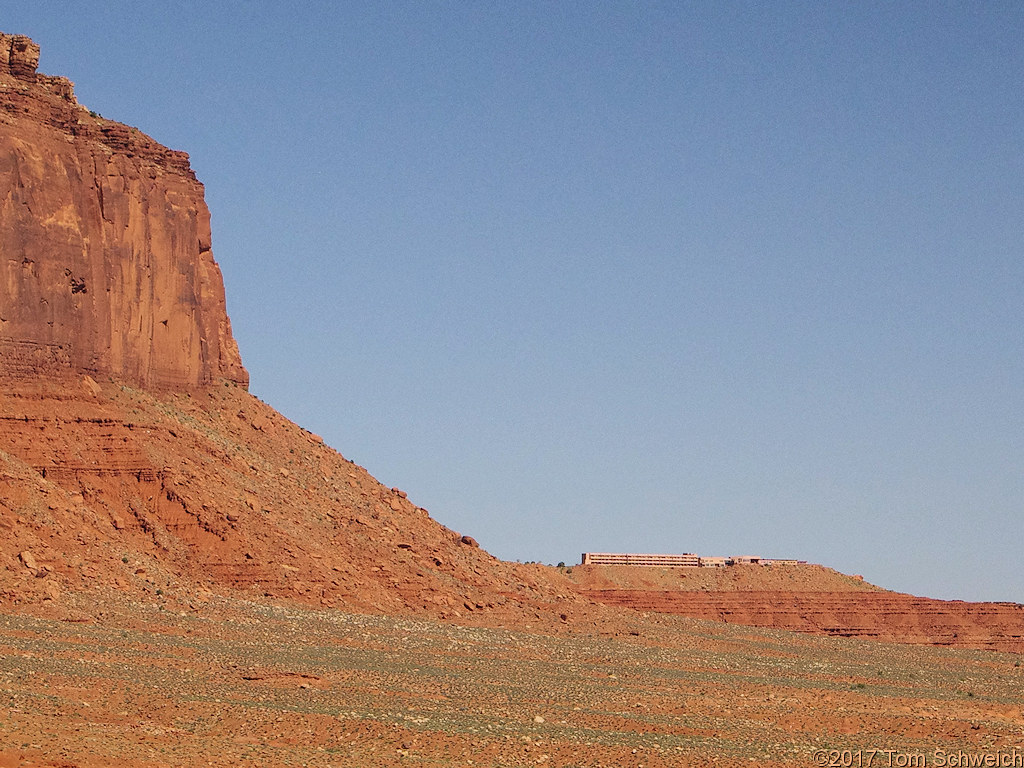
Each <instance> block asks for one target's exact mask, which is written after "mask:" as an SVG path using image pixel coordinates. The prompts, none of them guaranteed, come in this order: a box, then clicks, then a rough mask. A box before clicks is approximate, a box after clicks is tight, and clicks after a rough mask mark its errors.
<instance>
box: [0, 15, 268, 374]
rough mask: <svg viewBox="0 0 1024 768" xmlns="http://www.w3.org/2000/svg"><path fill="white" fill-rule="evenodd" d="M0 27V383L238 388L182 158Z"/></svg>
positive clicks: (200, 205)
mask: <svg viewBox="0 0 1024 768" xmlns="http://www.w3.org/2000/svg"><path fill="white" fill-rule="evenodd" d="M38 62H39V46H38V45H36V44H35V43H34V42H32V40H30V39H29V38H27V37H25V36H22V35H7V34H3V33H0V252H2V253H3V256H4V258H3V259H2V260H0V286H2V290H0V378H7V379H10V378H15V379H25V378H35V377H39V376H44V377H46V378H48V379H53V378H55V377H60V376H62V375H67V374H89V375H92V376H97V375H100V376H107V377H112V378H114V379H117V380H119V381H122V382H125V383H129V384H134V385H137V386H140V387H143V388H152V389H167V388H171V389H191V388H196V387H201V386H205V385H209V384H212V383H214V382H216V381H218V380H224V379H226V380H229V381H232V382H235V383H237V384H239V385H242V386H247V385H248V381H249V376H248V373H247V372H246V370H245V368H244V367H243V366H242V361H241V357H240V355H239V352H238V347H237V345H236V343H235V340H234V337H233V335H232V333H231V324H230V321H229V320H228V316H227V310H226V306H225V300H224V285H223V280H222V277H221V273H220V269H219V267H218V266H217V264H216V262H215V261H214V259H213V253H212V251H211V236H210V212H209V210H208V209H207V207H206V202H205V200H204V195H203V186H202V184H200V183H199V181H197V180H196V178H195V175H194V174H193V172H192V169H191V167H190V165H189V161H188V155H187V154H185V153H184V152H175V151H172V150H169V149H167V148H166V147H163V146H161V145H160V144H158V143H157V142H155V141H153V140H152V139H151V138H149V137H148V136H146V135H145V134H143V133H142V132H140V131H138V130H136V129H134V128H129V127H128V126H125V125H121V124H119V123H115V122H112V121H108V120H104V119H102V118H100V117H99V116H97V115H96V114H95V113H91V112H90V111H89V110H87V109H86V108H85V107H82V106H80V105H79V104H78V102H77V101H76V100H75V95H74V87H73V84H72V83H71V81H70V80H68V79H66V78H63V77H49V76H47V75H41V74H39V73H37V72H36V67H37V65H38Z"/></svg>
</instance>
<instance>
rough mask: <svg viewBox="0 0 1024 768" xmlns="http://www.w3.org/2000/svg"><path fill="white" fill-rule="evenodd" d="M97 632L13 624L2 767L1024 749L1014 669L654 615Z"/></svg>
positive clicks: (605, 762)
mask: <svg viewBox="0 0 1024 768" xmlns="http://www.w3.org/2000/svg"><path fill="white" fill-rule="evenodd" d="M76 610H77V611H78V615H79V616H80V617H86V620H83V621H61V620H59V619H54V618H39V617H33V616H27V615H11V614H7V615H3V616H0V702H2V706H3V711H4V713H5V714H4V716H3V717H2V718H0V766H14V765H26V766H27V765H37V766H65V767H68V768H69V767H70V766H79V767H81V768H86V767H87V766H88V767H92V766H119V765H131V766H192V765H213V766H236V765H254V766H257V765H258V766H300V765H301V766H352V767H353V768H355V767H356V766H358V767H359V768H365V767H366V766H391V765H396V766H397V765H420V766H453V765H476V766H495V767H497V766H508V767H511V766H526V765H546V766H564V767H566V768H568V767H570V766H616V768H619V767H621V766H636V767H639V766H647V768H668V767H669V766H680V765H750V764H751V763H756V764H759V765H761V764H763V765H793V766H798V765H799V766H807V765H812V764H815V759H816V758H815V751H816V750H820V749H825V750H830V749H831V750H843V749H849V750H872V749H874V750H894V752H893V753H891V754H893V755H895V754H899V755H903V754H907V755H909V754H925V755H926V756H927V758H928V763H927V764H928V765H935V764H936V762H935V759H936V758H935V755H936V750H943V751H945V752H954V753H955V752H958V751H960V750H963V751H964V752H965V753H971V754H995V753H996V752H997V751H999V750H1003V751H1004V752H1006V751H1008V750H1012V749H1013V748H1014V747H1021V746H1022V745H1024V712H1022V703H1021V702H1022V694H1024V688H1022V683H1024V672H1022V668H1021V666H1020V657H1019V656H1014V655H1009V654H1001V653H994V652H979V651H967V650H954V649H940V648H930V647H918V646H906V645H889V644H886V643H880V642H871V641H862V640H856V639H846V638H820V637H811V636H806V635H798V634H793V633H787V632H783V631H773V630H759V629H749V628H743V627H737V626H731V625H726V624H721V623H713V622H702V621H697V620H691V619H684V618H681V617H672V616H648V617H644V616H641V615H639V614H626V615H625V618H624V619H623V621H622V623H621V626H619V627H618V628H617V629H614V630H611V629H604V630H602V629H601V628H600V627H598V626H573V627H572V628H571V629H570V630H569V631H568V632H566V633H563V634H562V635H561V636H553V635H551V634H548V633H538V632H536V631H535V630H534V629H532V628H527V627H516V628H505V629H498V628H482V627H465V626H458V625H454V624H451V623H445V622H438V621H436V620H426V619H414V618H395V617H384V616H369V615H359V614H350V613H343V612H340V611H336V610H329V609H320V610H316V609H311V608H308V607H303V606H300V605H273V604H269V603H261V602H247V601H241V600H237V599H225V598H213V599H211V600H210V601H209V602H208V603H207V604H206V605H205V606H203V607H202V608H201V609H199V610H186V611H181V612H173V611H170V610H167V609H165V608H164V607H163V606H161V605H158V604H153V603H148V604H139V603H133V602H131V601H129V600H126V599H123V598H118V597H116V596H115V597H112V598H111V599H110V600H109V601H107V602H105V603H103V604H96V605H80V606H78V607H77V608H76ZM883 757H884V755H883ZM876 764H884V763H876Z"/></svg>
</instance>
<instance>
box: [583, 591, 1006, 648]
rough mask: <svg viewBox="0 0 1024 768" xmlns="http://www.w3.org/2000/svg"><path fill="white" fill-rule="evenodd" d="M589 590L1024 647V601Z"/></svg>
mask: <svg viewBox="0 0 1024 768" xmlns="http://www.w3.org/2000/svg"><path fill="white" fill-rule="evenodd" d="M582 593H583V594H584V595H586V596H587V597H590V598H592V599H594V600H597V601H599V602H602V603H604V604H606V605H616V606H622V607H626V608H632V609H633V610H637V611H654V612H658V613H674V614H679V615H682V616H690V617H693V618H696V619H710V620H712V621H724V622H727V623H729V624H745V625H747V626H752V627H770V628H773V629H787V630H793V631H796V632H805V633H808V634H813V635H832V636H836V637H863V638H871V639H875V640H887V641H889V642H896V643H914V644H921V645H950V646H957V647H961V648H977V649H982V650H998V651H1009V652H1012V653H1024V605H1019V604H1017V603H966V602H960V601H957V600H933V599H931V598H927V597H915V596H914V595H906V594H902V593H899V592H885V591H872V590H848V591H842V592H813V591H806V590H801V591H775V590H772V591H764V590H751V591H720V592H704V591H697V592H691V591H685V590H672V591H669V590H635V589H606V590H585V591H582Z"/></svg>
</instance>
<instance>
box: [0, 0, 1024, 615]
mask: <svg viewBox="0 0 1024 768" xmlns="http://www.w3.org/2000/svg"><path fill="white" fill-rule="evenodd" d="M23 6H24V7H22V8H21V9H17V8H15V9H10V8H8V9H5V10H4V11H3V12H2V13H0V22H2V23H0V29H3V30H4V31H6V32H11V33H22V34H28V35H31V36H32V37H33V38H34V39H35V40H36V41H37V42H38V43H40V45H41V46H42V59H41V64H40V69H41V71H44V72H46V73H49V74H62V75H66V76H68V77H70V78H71V79H72V80H74V81H75V82H76V84H77V88H76V91H77V94H78V97H79V100H80V101H81V102H82V103H83V104H85V105H87V106H88V107H89V108H91V109H94V110H96V111H99V112H101V113H102V114H104V115H105V116H107V117H111V118H114V119H117V120H121V121H122V122H125V123H128V124H131V125H135V126H137V127H138V128H140V129H142V130H143V131H145V132H147V133H149V134H150V135H152V136H153V137H154V138H156V139H157V140H159V141H161V142H163V143H164V144H167V145H168V146H171V147H174V148H176V149H183V150H185V151H187V152H189V153H190V155H191V157H192V163H193V167H194V168H195V170H196V172H197V174H198V175H199V177H200V179H201V180H202V181H203V182H204V183H205V185H206V189H207V202H208V203H209V205H210V208H211V210H212V213H213V226H214V253H215V255H216V257H217V259H218V261H219V262H220V264H221V267H222V269H223V271H224V275H225V281H226V285H227V292H228V309H229V312H230V314H231V317H232V321H233V324H234V330H235V334H236V336H237V338H238V341H239V344H240V346H241V350H242V355H243V359H244V361H245V363H246V365H247V367H248V369H249V371H250V374H251V376H252V387H251V389H252V391H253V393H255V394H256V395H258V396H259V397H260V398H262V399H263V400H265V401H267V402H269V403H271V404H272V405H274V406H275V407H277V408H278V409H279V410H281V411H282V412H283V413H284V414H285V415H287V416H289V417H290V418H292V419H294V420H295V421H297V422H298V423H300V424H302V425H303V426H305V427H307V428H308V429H310V430H312V431H314V432H317V433H318V434H321V435H323V437H324V438H325V439H326V440H327V441H328V442H329V443H330V444H331V445H333V446H334V447H335V448H337V449H338V450H339V451H341V452H342V453H343V454H344V455H345V456H346V457H348V458H351V459H353V460H354V461H356V462H357V463H359V464H362V465H363V466H365V467H367V469H369V470H370V471H371V472H372V473H373V474H374V475H375V476H376V477H378V478H379V479H380V480H381V481H382V482H385V483H386V484H388V485H396V486H399V487H401V488H403V489H405V490H407V491H408V492H409V495H410V497H411V498H412V499H413V500H414V501H415V502H417V503H418V504H420V505H422V506H424V507H426V508H427V509H429V510H430V511H431V514H432V515H433V516H434V517H435V518H436V519H438V520H440V521H441V522H442V523H444V524H446V525H448V526H450V527H452V528H454V529H456V530H459V531H461V532H463V533H470V534H472V535H473V536H475V537H476V538H478V539H479V540H480V542H481V543H482V545H483V546H485V547H486V548H487V549H488V550H490V551H491V552H493V553H494V554H496V555H498V556H500V557H504V558H506V559H520V560H540V561H544V562H550V563H555V562H558V561H561V560H564V561H566V562H573V561H574V560H576V559H577V558H578V557H579V553H580V552H582V551H585V550H586V551H636V552H645V551H647V552H689V551H693V552H699V553H702V554H723V555H724V554H762V555H765V556H778V557H797V558H801V559H807V560H811V561H814V562H821V563H824V564H827V565H830V566H833V567H835V568H838V569H840V570H843V571H846V572H853V573H861V574H863V575H864V576H865V577H866V578H867V579H869V580H870V581H873V582H875V583H878V584H881V585H882V586H885V587H888V588H891V589H897V590H901V591H909V592H913V593H916V594H923V595H929V596H933V597H944V598H962V599H1002V600H1015V601H1020V602H1024V568H1022V567H1021V559H1022V558H1021V550H1020V542H1021V541H1022V540H1024V253H1022V243H1024V216H1022V212H1024V211H1022V207H1024V206H1022V204H1024V184H1022V181H1021V180H1022V178H1024V173H1022V172H1024V167H1022V166H1024V153H1022V149H1024V91H1022V90H1021V87H1020V84H1021V82H1022V81H1024V45H1021V42H1020V41H1021V40H1024V5H1021V4H1020V3H1018V2H986V3H942V2H930V3H906V2H893V3H877V2H863V3H838V2H836V3H822V2H817V1H815V2H794V3H735V2H707V3H679V2H671V3H654V2H651V3H572V2H564V3H554V2H551V3H534V2H523V3H515V4H512V3H508V4H484V3H469V2H465V3H458V2H444V3H438V2H410V3H399V2H389V3H355V2H353V3H296V4H293V5H291V6H286V5H284V4H278V5H272V4H257V3H243V2H235V3H227V2H207V3H178V4H174V6H173V7H171V8H169V7H168V6H167V4H155V3H137V2H136V3H112V2H111V3H90V4H75V5H72V6H71V7H68V6H67V4H63V3H52V2H45V1H43V2H34V3H32V4H27V3H26V4H23Z"/></svg>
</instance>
